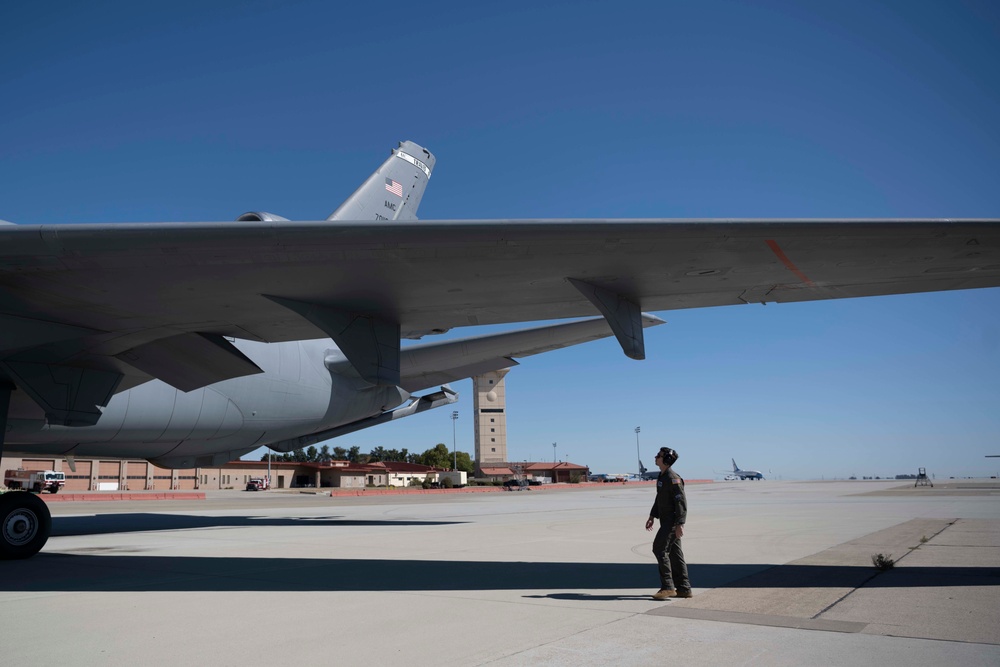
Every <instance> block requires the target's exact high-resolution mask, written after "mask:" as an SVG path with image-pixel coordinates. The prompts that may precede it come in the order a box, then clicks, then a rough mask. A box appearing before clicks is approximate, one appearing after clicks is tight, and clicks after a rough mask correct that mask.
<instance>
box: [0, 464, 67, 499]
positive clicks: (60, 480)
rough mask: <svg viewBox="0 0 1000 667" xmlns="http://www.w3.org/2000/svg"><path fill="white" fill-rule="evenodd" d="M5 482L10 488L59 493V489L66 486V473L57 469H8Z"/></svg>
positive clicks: (4, 477) (4, 478)
mask: <svg viewBox="0 0 1000 667" xmlns="http://www.w3.org/2000/svg"><path fill="white" fill-rule="evenodd" d="M3 484H4V486H6V487H7V488H8V489H13V490H17V489H23V490H25V491H34V492H35V493H41V492H42V491H48V492H49V493H58V492H59V489H61V488H62V487H64V486H66V473H64V472H56V471H55V470H25V469H24V468H18V469H17V470H8V471H7V472H6V473H4V476H3Z"/></svg>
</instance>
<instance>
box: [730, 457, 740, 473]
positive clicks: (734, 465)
mask: <svg viewBox="0 0 1000 667" xmlns="http://www.w3.org/2000/svg"><path fill="white" fill-rule="evenodd" d="M729 460H730V461H732V462H733V472H736V471H737V470H739V469H740V467H739V466H738V465H736V459H729Z"/></svg>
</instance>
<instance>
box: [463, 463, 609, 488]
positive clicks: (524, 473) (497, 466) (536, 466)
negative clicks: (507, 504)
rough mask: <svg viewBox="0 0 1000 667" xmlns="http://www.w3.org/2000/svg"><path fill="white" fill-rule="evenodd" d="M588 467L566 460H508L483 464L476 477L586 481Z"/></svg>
mask: <svg viewBox="0 0 1000 667" xmlns="http://www.w3.org/2000/svg"><path fill="white" fill-rule="evenodd" d="M589 475H590V468H588V467H587V466H582V465H580V464H578V463H570V462H568V461H508V462H502V463H489V464H484V465H483V466H482V467H480V468H479V469H478V470H477V471H476V479H481V480H488V481H491V482H506V481H507V480H508V479H548V480H550V481H552V482H554V483H556V482H562V483H572V482H586V481H587V477H588V476H589Z"/></svg>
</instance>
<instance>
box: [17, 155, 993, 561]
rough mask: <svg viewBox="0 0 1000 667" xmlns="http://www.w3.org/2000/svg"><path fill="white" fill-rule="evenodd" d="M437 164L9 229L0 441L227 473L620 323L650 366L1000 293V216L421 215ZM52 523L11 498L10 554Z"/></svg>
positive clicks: (39, 451) (415, 162)
mask: <svg viewBox="0 0 1000 667" xmlns="http://www.w3.org/2000/svg"><path fill="white" fill-rule="evenodd" d="M434 165H435V158H434V156H433V155H432V154H431V153H430V152H429V151H427V150H426V149H424V148H422V147H421V146H418V145H417V144H414V143H412V142H402V143H401V144H400V145H399V147H398V148H397V149H395V150H393V151H392V152H391V154H390V156H389V158H388V159H387V160H386V161H385V162H384V163H383V164H382V165H381V166H380V167H379V168H378V169H377V170H376V171H375V173H373V174H372V175H371V176H370V177H369V178H368V179H367V180H366V181H365V182H364V183H363V184H362V185H361V187H359V188H358V189H357V190H356V191H355V192H354V193H353V194H352V195H351V196H350V197H349V198H348V199H347V200H346V201H345V202H344V203H343V204H342V205H341V206H340V207H339V208H337V210H336V211H334V212H333V213H332V214H331V215H330V216H329V217H328V218H327V219H326V220H319V221H310V222H293V221H290V220H288V219H286V218H283V217H281V216H279V215H275V214H273V213H264V212H252V213H246V214H244V215H241V216H240V217H239V218H237V219H236V221H235V222H199V223H116V224H79V225H14V224H0V325H2V326H0V437H3V438H5V439H6V446H7V447H8V449H10V450H11V451H14V452H19V453H22V454H25V455H28V456H36V455H44V456H64V457H66V458H67V460H68V462H69V465H70V467H71V468H72V467H73V466H74V465H75V463H74V461H75V457H78V456H94V457H126V458H133V457H134V458H143V459H147V460H150V461H152V462H154V463H156V464H158V465H161V466H164V467H169V468H192V467H204V466H216V465H220V464H222V463H225V462H227V461H230V460H232V459H236V458H239V457H240V456H242V455H243V454H245V453H247V452H250V451H252V450H253V449H256V448H258V447H261V446H264V445H267V446H269V447H271V448H272V449H275V450H278V451H291V450H294V449H297V448H300V447H306V446H308V445H311V444H314V443H317V442H320V441H322V440H327V439H330V438H333V437H336V436H340V435H344V434H346V433H351V432H353V431H357V430H359V429H363V428H368V427H370V426H375V425H378V424H382V423H386V422H389V421H393V420H396V419H400V418H402V417H407V416H411V415H413V414H416V413H419V412H423V411H426V410H429V409H432V408H435V407H440V406H443V405H448V404H450V403H453V402H454V401H455V393H454V392H453V391H452V390H451V389H450V388H449V386H448V385H447V383H448V382H452V381H455V380H460V379H463V378H467V377H470V376H472V375H477V374H481V373H484V372H487V371H490V370H497V369H501V368H506V367H509V366H512V365H515V364H516V363H517V362H516V361H515V359H516V358H520V357H525V356H530V355H532V354H539V353H542V352H547V351H550V350H554V349H557V348H560V347H565V346H567V345H574V344H577V343H581V342H585V341H588V340H594V339H597V338H600V337H603V336H607V335H611V334H613V335H614V336H615V338H616V339H617V340H618V343H619V344H620V345H621V347H622V350H623V351H624V352H625V354H626V355H627V356H628V357H630V358H633V359H642V358H644V356H645V345H644V336H643V329H644V327H647V326H653V325H658V324H662V323H663V321H662V320H660V319H659V318H656V317H653V316H651V315H647V314H645V313H643V310H647V311H655V310H671V309H676V308H699V307H708V306H722V305H739V304H747V303H767V302H797V301H813V300H824V299H835V298H846V297H860V296H872V295H880V294H902V293H907V292H927V291H939V290H955V289H968V288H977V287H997V286H1000V221H997V220H950V219H948V220H906V221H901V220H858V221H844V220H812V221H810V220H742V221H734V220H700V221H699V220H472V221H470V220H452V221H423V222H417V218H416V212H417V207H418V205H419V204H420V201H421V198H422V197H423V194H424V190H425V188H426V186H427V183H428V179H429V178H430V176H431V173H432V170H433V168H434ZM470 167H475V168H478V169H480V170H481V171H482V172H483V176H484V178H487V177H489V176H490V175H491V174H490V171H489V170H490V163H489V160H488V159H484V160H483V161H482V162H481V163H480V164H478V165H471V166H470ZM595 314H599V315H601V316H602V317H603V319H601V318H596V319H593V320H586V321H580V322H570V323H565V324H557V325H551V326H544V327H540V328H534V329H526V330H521V331H513V332H506V333H497V334H491V335H486V336H478V337H473V338H468V339H464V340H451V341H445V342H423V343H420V344H416V345H410V346H403V345H401V340H402V339H420V338H422V337H424V336H430V335H433V334H439V333H443V332H445V331H448V330H449V329H451V328H454V327H462V326H469V325H479V324H504V323H514V322H532V321H541V320H552V319H564V318H575V317H586V316H591V315H595ZM417 392H427V393H420V394H419V395H418V394H417ZM3 444H4V443H3V442H2V441H0V453H2V445H3ZM50 523H51V519H50V516H49V512H48V510H47V509H46V508H45V504H44V503H43V502H41V501H40V500H39V499H38V498H36V497H34V496H33V495H31V494H28V493H7V494H3V495H2V496H0V526H2V528H3V530H2V532H0V557H4V558H23V557H27V556H30V555H32V554H34V553H35V552H37V551H38V549H40V548H41V547H42V545H43V544H44V543H45V541H46V539H47V537H48V533H49V527H50Z"/></svg>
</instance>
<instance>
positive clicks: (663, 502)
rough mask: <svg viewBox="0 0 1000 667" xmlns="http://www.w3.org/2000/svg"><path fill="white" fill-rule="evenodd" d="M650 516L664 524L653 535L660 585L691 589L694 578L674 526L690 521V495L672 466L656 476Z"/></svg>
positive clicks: (669, 588)
mask: <svg viewBox="0 0 1000 667" xmlns="http://www.w3.org/2000/svg"><path fill="white" fill-rule="evenodd" d="M649 516H650V517H652V518H654V519H659V521H660V528H659V530H657V531H656V537H654V538H653V555H654V556H656V565H657V568H658V569H659V571H660V589H661V590H663V589H666V590H677V591H690V590H691V580H690V579H688V570H687V563H686V562H685V561H684V551H683V550H682V549H681V538H679V537H676V536H675V535H674V526H675V525H680V526H683V525H684V522H685V521H687V496H685V495H684V480H683V479H681V476H680V475H678V474H677V473H675V472H674V471H673V469H671V468H667V469H666V470H664V471H663V472H661V473H660V476H659V477H657V478H656V500H655V501H654V502H653V509H651V510H650V512H649ZM675 584H676V585H675Z"/></svg>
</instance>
